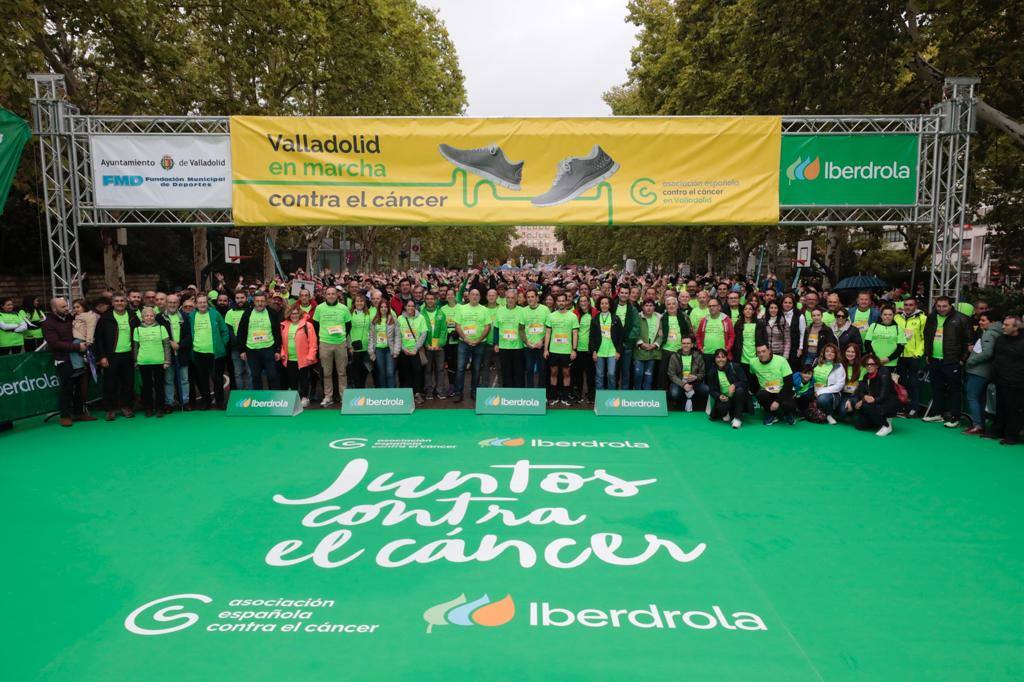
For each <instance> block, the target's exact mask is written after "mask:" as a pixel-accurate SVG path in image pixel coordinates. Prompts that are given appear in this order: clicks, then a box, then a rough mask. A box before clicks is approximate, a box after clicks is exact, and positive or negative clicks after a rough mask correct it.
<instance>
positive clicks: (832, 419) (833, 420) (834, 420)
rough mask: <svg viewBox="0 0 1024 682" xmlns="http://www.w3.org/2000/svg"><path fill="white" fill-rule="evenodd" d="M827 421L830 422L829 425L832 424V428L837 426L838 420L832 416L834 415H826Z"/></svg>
mask: <svg viewBox="0 0 1024 682" xmlns="http://www.w3.org/2000/svg"><path fill="white" fill-rule="evenodd" d="M825 421H827V422H828V423H829V424H831V425H832V426H835V425H836V418H835V417H833V416H832V415H830V414H827V415H825Z"/></svg>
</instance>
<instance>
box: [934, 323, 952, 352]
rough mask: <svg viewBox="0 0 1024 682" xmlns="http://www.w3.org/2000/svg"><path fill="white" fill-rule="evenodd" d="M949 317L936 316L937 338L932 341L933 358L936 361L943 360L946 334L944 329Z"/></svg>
mask: <svg viewBox="0 0 1024 682" xmlns="http://www.w3.org/2000/svg"><path fill="white" fill-rule="evenodd" d="M947 317H949V316H948V315H936V316H935V338H934V339H932V357H933V358H935V359H936V360H941V359H942V335H943V334H944V333H945V330H944V329H943V328H944V327H945V326H946V318H947Z"/></svg>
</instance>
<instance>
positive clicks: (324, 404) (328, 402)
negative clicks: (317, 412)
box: [320, 400, 334, 407]
mask: <svg viewBox="0 0 1024 682" xmlns="http://www.w3.org/2000/svg"><path fill="white" fill-rule="evenodd" d="M333 406H334V401H333V400H321V401H320V407H333Z"/></svg>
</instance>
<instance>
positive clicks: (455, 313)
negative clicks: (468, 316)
mask: <svg viewBox="0 0 1024 682" xmlns="http://www.w3.org/2000/svg"><path fill="white" fill-rule="evenodd" d="M444 318H445V321H446V322H447V324H448V343H449V344H450V345H452V346H456V345H458V343H459V336H458V334H456V333H455V323H456V322H458V321H459V306H458V304H456V305H446V306H445V307H444Z"/></svg>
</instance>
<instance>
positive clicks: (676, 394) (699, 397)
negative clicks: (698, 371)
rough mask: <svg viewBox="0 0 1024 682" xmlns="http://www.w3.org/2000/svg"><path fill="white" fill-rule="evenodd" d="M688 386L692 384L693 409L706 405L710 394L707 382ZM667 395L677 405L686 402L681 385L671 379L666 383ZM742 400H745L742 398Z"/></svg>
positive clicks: (702, 407) (701, 408)
mask: <svg viewBox="0 0 1024 682" xmlns="http://www.w3.org/2000/svg"><path fill="white" fill-rule="evenodd" d="M690 386H693V396H692V397H691V398H690V399H691V400H692V401H693V409H694V410H698V411H700V410H703V409H704V408H705V407H707V400H708V395H709V394H710V391H709V390H708V387H707V384H702V383H694V384H690ZM668 397H669V400H671V401H672V402H674V403H678V404H679V405H685V404H686V393H685V392H684V391H683V387H682V386H680V385H679V384H676V383H674V382H671V381H670V382H669V384H668ZM744 402H746V401H745V400H744Z"/></svg>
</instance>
